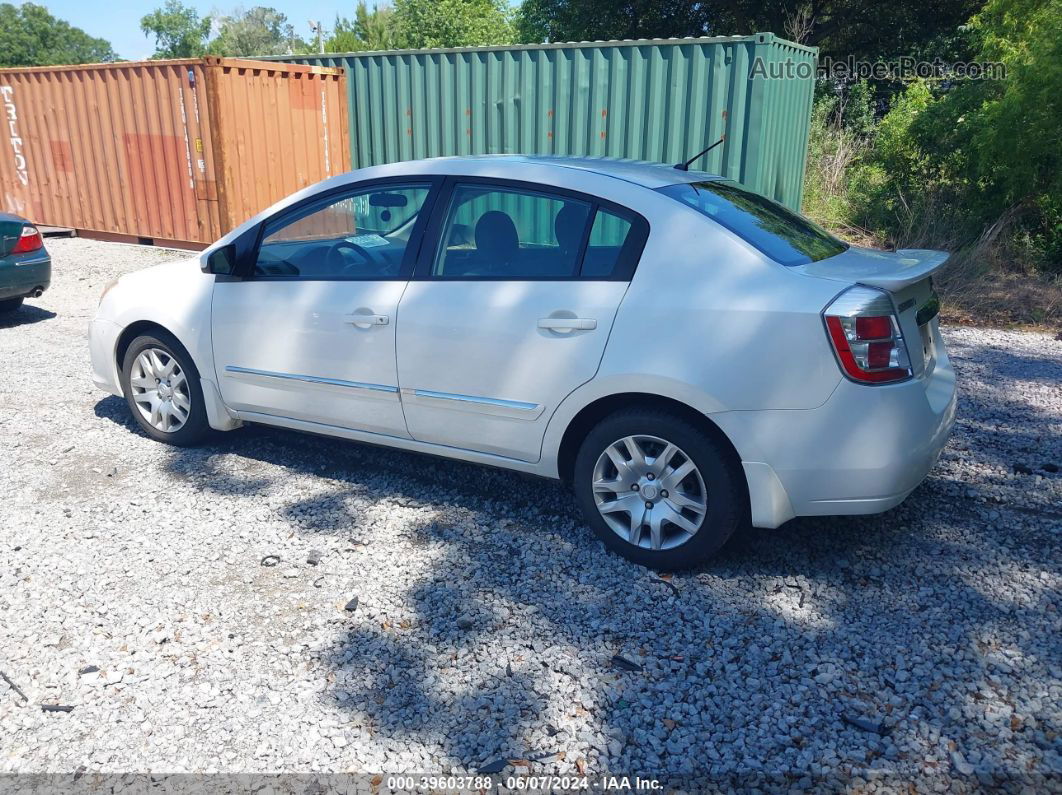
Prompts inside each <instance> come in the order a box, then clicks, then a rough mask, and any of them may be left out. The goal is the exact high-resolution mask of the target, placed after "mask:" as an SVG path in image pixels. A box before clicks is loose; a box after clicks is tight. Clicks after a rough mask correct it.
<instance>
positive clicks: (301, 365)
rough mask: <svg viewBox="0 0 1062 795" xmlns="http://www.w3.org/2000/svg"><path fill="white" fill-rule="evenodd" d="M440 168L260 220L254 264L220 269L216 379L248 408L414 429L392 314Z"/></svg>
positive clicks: (231, 399) (341, 423) (393, 431)
mask: <svg viewBox="0 0 1062 795" xmlns="http://www.w3.org/2000/svg"><path fill="white" fill-rule="evenodd" d="M437 185H438V180H436V181H432V180H430V179H424V178H414V179H408V180H399V181H393V180H392V181H387V182H375V183H371V184H362V185H358V186H352V187H350V188H347V189H343V190H341V191H338V192H332V193H330V194H328V195H327V196H324V197H320V198H312V199H309V200H307V201H306V202H305V203H302V204H300V205H297V206H296V207H293V208H290V209H287V210H285V211H283V212H282V213H281V214H280V215H279V216H277V217H276V218H273V219H270V220H268V221H266V222H265V223H264V224H263V229H262V232H261V236H260V238H261V239H260V242H259V244H258V246H257V251H256V253H255V254H254V255H253V256H252V259H253V269H251V271H250V272H249V273H247V274H245V275H243V276H241V277H239V278H224V277H223V278H219V279H218V281H217V283H216V284H215V287H214V297H213V304H212V311H211V324H212V340H213V348H214V360H215V367H216V369H217V375H218V383H219V384H220V388H221V392H222V395H223V397H224V399H225V402H226V404H227V405H229V406H230V407H231V408H233V409H236V410H237V411H239V412H240V413H241V415H242V416H244V417H249V418H251V419H261V420H263V421H268V419H269V418H270V417H278V418H290V419H295V420H301V421H304V422H312V423H317V424H320V425H330V426H338V427H342V428H352V429H357V430H364V431H370V432H372V433H379V434H386V435H391V436H400V437H406V438H408V434H407V432H406V426H405V419H404V417H403V414H402V406H401V403H400V400H399V395H398V372H397V367H396V364H395V320H396V315H397V312H398V302H399V299H400V298H401V296H402V291H403V290H404V289H405V287H406V283H407V281H408V279H409V275H410V273H411V272H412V269H413V264H414V262H415V260H416V254H417V249H418V247H419V244H420V241H421V239H422V236H423V228H424V226H425V224H426V221H427V217H428V215H430V212H431V203H432V201H433V200H434V195H435V189H436V186H437Z"/></svg>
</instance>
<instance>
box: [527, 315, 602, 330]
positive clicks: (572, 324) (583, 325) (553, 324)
mask: <svg viewBox="0 0 1062 795" xmlns="http://www.w3.org/2000/svg"><path fill="white" fill-rule="evenodd" d="M538 327H539V328H544V329H549V330H550V331H590V330H591V329H595V328H597V321H596V320H594V319H593V318H589V317H542V318H539V319H538Z"/></svg>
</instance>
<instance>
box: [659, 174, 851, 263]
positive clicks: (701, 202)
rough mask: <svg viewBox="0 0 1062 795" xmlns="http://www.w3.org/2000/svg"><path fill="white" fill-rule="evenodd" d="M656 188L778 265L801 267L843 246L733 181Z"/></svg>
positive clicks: (825, 233) (815, 227)
mask: <svg viewBox="0 0 1062 795" xmlns="http://www.w3.org/2000/svg"><path fill="white" fill-rule="evenodd" d="M658 190H659V191H660V193H663V194H665V195H667V196H670V197H671V198H673V199H676V200H678V201H680V202H682V203H683V204H687V205H689V206H690V207H693V208H694V209H695V210H697V211H698V212H700V213H703V214H704V215H706V216H708V217H709V218H711V219H712V220H714V221H717V222H718V223H720V224H722V225H723V226H724V227H726V228H727V229H729V230H730V231H731V232H733V233H734V234H736V235H737V236H738V237H740V238H741V239H742V240H744V241H745V242H747V243H749V244H751V245H752V246H755V247H756V248H757V249H759V250H760V251H762V252H763V253H764V254H766V255H767V256H768V257H770V258H771V259H773V260H775V261H776V262H780V263H781V264H782V265H806V264H807V263H809V262H815V261H817V260H820V259H826V258H827V257H833V256H836V255H837V254H840V253H841V252H842V251H845V250H846V249H847V248H848V246H847V245H846V244H844V243H842V242H841V241H840V240H838V239H837V238H835V237H834V236H833V235H831V234H830V233H829V232H827V231H826V230H825V229H822V228H821V227H819V226H818V225H817V224H815V223H813V222H811V221H809V220H808V219H807V218H804V217H803V216H801V215H798V214H797V213H794V212H793V211H792V210H789V209H787V208H785V207H783V206H782V205H781V204H778V203H777V202H774V201H771V200H770V199H768V198H766V197H764V196H761V195H760V194H758V193H753V192H752V191H748V190H745V189H744V188H741V187H739V186H738V185H736V184H735V183H733V182H724V181H711V182H689V183H685V182H684V183H681V184H678V185H667V186H666V187H663V188H658Z"/></svg>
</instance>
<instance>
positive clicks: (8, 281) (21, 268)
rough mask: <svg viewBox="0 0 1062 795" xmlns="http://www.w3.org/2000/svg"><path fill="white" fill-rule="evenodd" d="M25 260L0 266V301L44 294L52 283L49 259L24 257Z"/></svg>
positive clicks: (50, 261)
mask: <svg viewBox="0 0 1062 795" xmlns="http://www.w3.org/2000/svg"><path fill="white" fill-rule="evenodd" d="M24 256H26V257H27V259H24V260H22V261H15V262H6V263H4V264H3V265H2V266H0V300H3V299H6V298H20V297H21V296H24V295H32V294H33V293H35V292H36V291H37V290H40V291H41V292H44V291H45V290H47V289H48V287H49V286H51V283H52V260H51V257H47V256H45V257H34V258H29V255H24Z"/></svg>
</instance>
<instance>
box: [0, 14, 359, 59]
mask: <svg viewBox="0 0 1062 795" xmlns="http://www.w3.org/2000/svg"><path fill="white" fill-rule="evenodd" d="M14 2H16V3H17V2H18V0H14ZM36 2H37V3H39V4H40V5H43V6H46V7H47V8H48V10H49V11H50V12H51V13H52V16H55V17H58V18H59V19H65V20H66V21H67V22H69V23H70V24H71V25H73V26H74V27H77V28H81V29H82V30H83V31H85V32H86V33H88V34H90V35H92V36H98V37H99V38H101V39H106V40H107V41H109V42H110V43H111V46H112V47H114V51H115V52H117V53H118V55H119V56H121V57H122V58H125V59H126V60H129V61H139V60H142V59H144V58H148V57H150V56H151V54H152V53H153V52H154V51H155V42H154V39H148V38H147V37H146V36H145V35H144V34H143V33H142V32H141V31H140V18H141V17H142V16H144V15H145V14H150V13H151V12H152V11H154V10H155V9H156V8H159V7H161V6H162V5H163V4H164V2H165V0H147V1H146V2H137V0H112V1H111V2H108V3H101V2H98V0H96V1H95V2H93V1H92V0H90V1H89V2H78V0H51V1H49V0H36ZM184 2H185V5H190V6H192V7H193V8H195V9H196V10H197V11H199V13H200V15H207V14H211V13H212V12H216V13H222V14H227V13H229V12H231V11H232V10H233V9H234V8H238V7H239V8H251V7H253V6H256V5H264V6H271V7H272V8H275V9H277V10H278V11H280V12H281V13H282V14H286V15H287V17H288V22H290V23H291V24H292V25H294V26H295V32H296V34H298V35H299V36H302V37H303V38H304V39H307V40H309V39H310V38H311V35H312V34H311V32H310V26H309V24H308V23H309V20H311V19H314V20H320V22H321V24H322V25H323V27H324V28H325V29H326V30H327V29H329V28H331V27H332V25H333V23H334V22H335V19H336V13H337V12H338V13H340V14H341V15H342V16H348V17H349V16H353V14H354V6H355V4H356V0H331V1H330V0H232V2H231V3H229V2H226V0H206V2H204V0H184ZM370 5H372V3H370Z"/></svg>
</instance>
